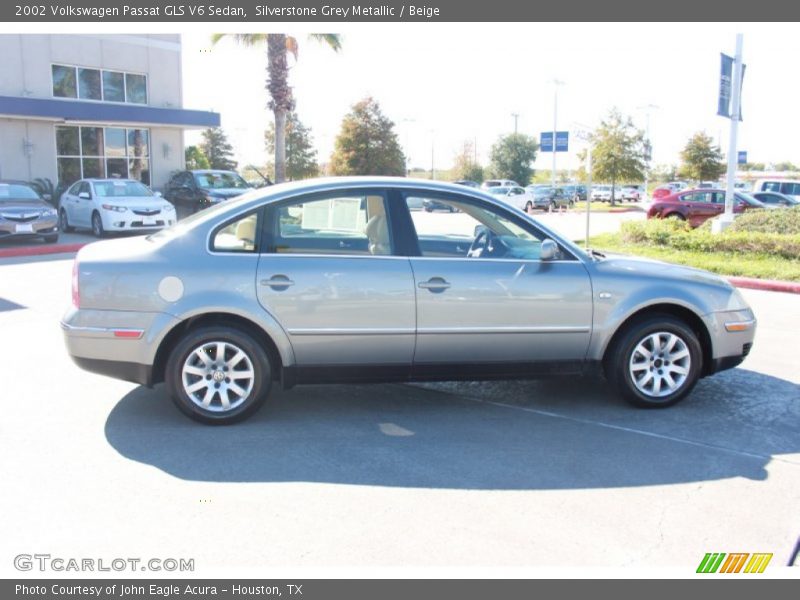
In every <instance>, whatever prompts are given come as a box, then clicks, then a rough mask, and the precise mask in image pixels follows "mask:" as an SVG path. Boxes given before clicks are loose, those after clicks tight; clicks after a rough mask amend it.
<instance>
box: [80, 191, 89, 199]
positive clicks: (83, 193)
mask: <svg viewBox="0 0 800 600" xmlns="http://www.w3.org/2000/svg"><path fill="white" fill-rule="evenodd" d="M78 198H81V199H82V200H91V199H92V197H91V196H90V195H89V192H81V193H80V194H78Z"/></svg>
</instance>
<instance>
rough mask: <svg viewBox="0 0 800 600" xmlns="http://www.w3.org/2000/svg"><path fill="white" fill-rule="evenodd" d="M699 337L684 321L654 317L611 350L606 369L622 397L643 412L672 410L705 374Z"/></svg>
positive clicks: (623, 336)
mask: <svg viewBox="0 0 800 600" xmlns="http://www.w3.org/2000/svg"><path fill="white" fill-rule="evenodd" d="M702 362H703V352H702V348H701V347H700V342H699V340H698V339H697V335H696V334H695V333H694V332H693V331H692V330H691V328H689V327H688V326H687V325H686V324H685V323H684V322H683V321H681V320H679V319H676V318H674V317H671V316H668V315H654V316H652V317H649V318H647V319H644V320H642V321H639V322H637V323H635V324H634V325H632V326H630V327H629V328H628V329H627V330H626V331H625V332H624V333H623V334H622V335H621V336H620V338H619V339H618V340H617V342H616V343H615V345H614V347H613V348H612V349H611V350H610V352H609V354H608V356H607V360H606V364H605V368H606V376H607V377H608V379H609V381H610V383H611V385H612V386H613V387H614V388H615V389H616V390H617V392H618V393H620V395H622V397H623V398H624V399H625V400H626V401H628V402H629V403H631V404H633V405H634V406H639V407H642V408H661V407H666V406H672V405H673V404H675V403H676V402H679V401H680V400H682V399H683V398H685V397H686V395H687V394H689V392H691V391H692V388H693V387H694V386H695V384H696V383H697V380H698V379H699V377H700V373H701V372H702Z"/></svg>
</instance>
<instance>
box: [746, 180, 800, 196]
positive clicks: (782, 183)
mask: <svg viewBox="0 0 800 600" xmlns="http://www.w3.org/2000/svg"><path fill="white" fill-rule="evenodd" d="M753 192H778V193H779V194H784V195H786V196H791V197H792V198H794V199H795V200H800V181H798V180H796V179H759V180H758V181H756V184H755V185H754V186H753Z"/></svg>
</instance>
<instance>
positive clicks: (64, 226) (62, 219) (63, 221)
mask: <svg viewBox="0 0 800 600" xmlns="http://www.w3.org/2000/svg"><path fill="white" fill-rule="evenodd" d="M58 227H59V229H61V231H63V232H64V233H72V232H73V231H75V228H74V227H72V225H70V224H69V219H68V217H67V211H66V210H64V209H63V208H62V209H61V210H60V211H58Z"/></svg>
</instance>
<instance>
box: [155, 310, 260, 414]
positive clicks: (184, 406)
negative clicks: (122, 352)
mask: <svg viewBox="0 0 800 600" xmlns="http://www.w3.org/2000/svg"><path fill="white" fill-rule="evenodd" d="M218 342H221V343H224V344H226V346H228V348H229V350H230V349H231V348H230V346H233V350H241V351H242V352H243V353H244V355H245V356H246V358H247V360H248V361H249V363H250V365H251V366H252V372H253V376H252V387H250V389H249V391H248V393H247V394H246V395H245V396H243V399H242V400H241V402H240V403H239V404H236V405H235V406H232V407H231V408H229V409H224V408H223V406H222V396H221V394H222V392H215V391H211V388H210V387H206V391H207V392H211V394H212V396H211V403H210V407H209V408H203V407H202V406H200V405H199V404H198V401H199V398H197V397H195V399H194V400H193V399H192V397H190V395H189V393H188V392H187V391H186V389H185V388H184V379H183V376H184V370H183V369H184V366H185V364H186V362H187V359H189V357H190V355H192V354H193V353H195V351H197V350H198V349H202V348H203V346H204V345H214V346H215V345H216V344H217V343H218ZM206 356H207V358H208V359H209V362H210V363H211V366H212V367H215V368H214V369H213V371H214V372H216V371H220V372H221V371H222V368H221V367H222V365H221V364H219V363H216V362H215V361H217V360H219V357H217V356H214V357H213V359H212V357H211V355H210V354H206ZM229 359H230V357H229ZM238 364H239V365H240V364H242V363H241V360H240V362H239V363H238ZM234 366H237V365H234ZM245 367H246V368H249V367H247V365H246V364H245ZM209 371H210V372H211V369H209ZM225 372H226V373H228V372H230V370H228V369H226V370H225ZM272 373H273V366H272V363H271V361H270V359H269V356H268V354H267V352H266V351H265V350H264V348H263V347H262V346H261V344H259V343H258V342H257V341H256V340H255V339H254V338H253V337H251V336H250V335H249V334H247V333H245V332H244V331H242V330H241V329H238V328H236V327H233V326H228V325H213V326H207V327H199V328H197V329H194V330H190V331H189V332H187V333H186V334H185V335H184V336H183V338H181V340H180V341H179V342H178V343H177V345H176V346H175V347H174V348H173V349H172V352H171V353H170V355H169V358H168V359H167V364H166V368H165V372H164V379H165V383H166V386H167V389H168V390H169V393H170V396H171V397H172V400H173V402H174V403H175V405H176V406H177V407H178V409H180V411H181V412H182V413H184V414H185V415H187V416H188V417H190V418H192V419H194V420H195V421H199V422H201V423H206V424H209V425H228V424H231V423H237V422H239V421H243V420H244V419H247V418H248V417H250V416H252V415H253V414H254V413H255V412H256V411H257V410H258V409H259V408H261V406H262V405H263V404H264V402H265V401H266V399H267V397H268V396H269V391H270V387H271V385H272ZM189 377H197V379H195V380H192V381H190V382H189V383H190V387H191V385H194V384H196V383H199V382H200V381H201V380H202V379H203V377H200V376H197V375H192V374H187V378H189ZM205 379H206V380H207V381H209V386H210V385H212V384H213V382H214V381H215V378H214V376H211V378H210V379H209V375H206V377H205ZM234 379H235V378H234ZM237 381H239V380H237ZM226 383H229V381H228V378H227V377H226V378H225V379H224V380H221V381H220V382H219V383H218V384H213V385H215V386H216V387H217V388H219V386H220V385H223V384H226ZM245 387H249V386H248V385H245ZM201 389H202V388H201ZM199 393H200V391H198V394H199ZM225 394H226V396H228V394H227V392H225ZM228 399H229V401H230V398H228ZM234 404H235V402H234Z"/></svg>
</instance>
